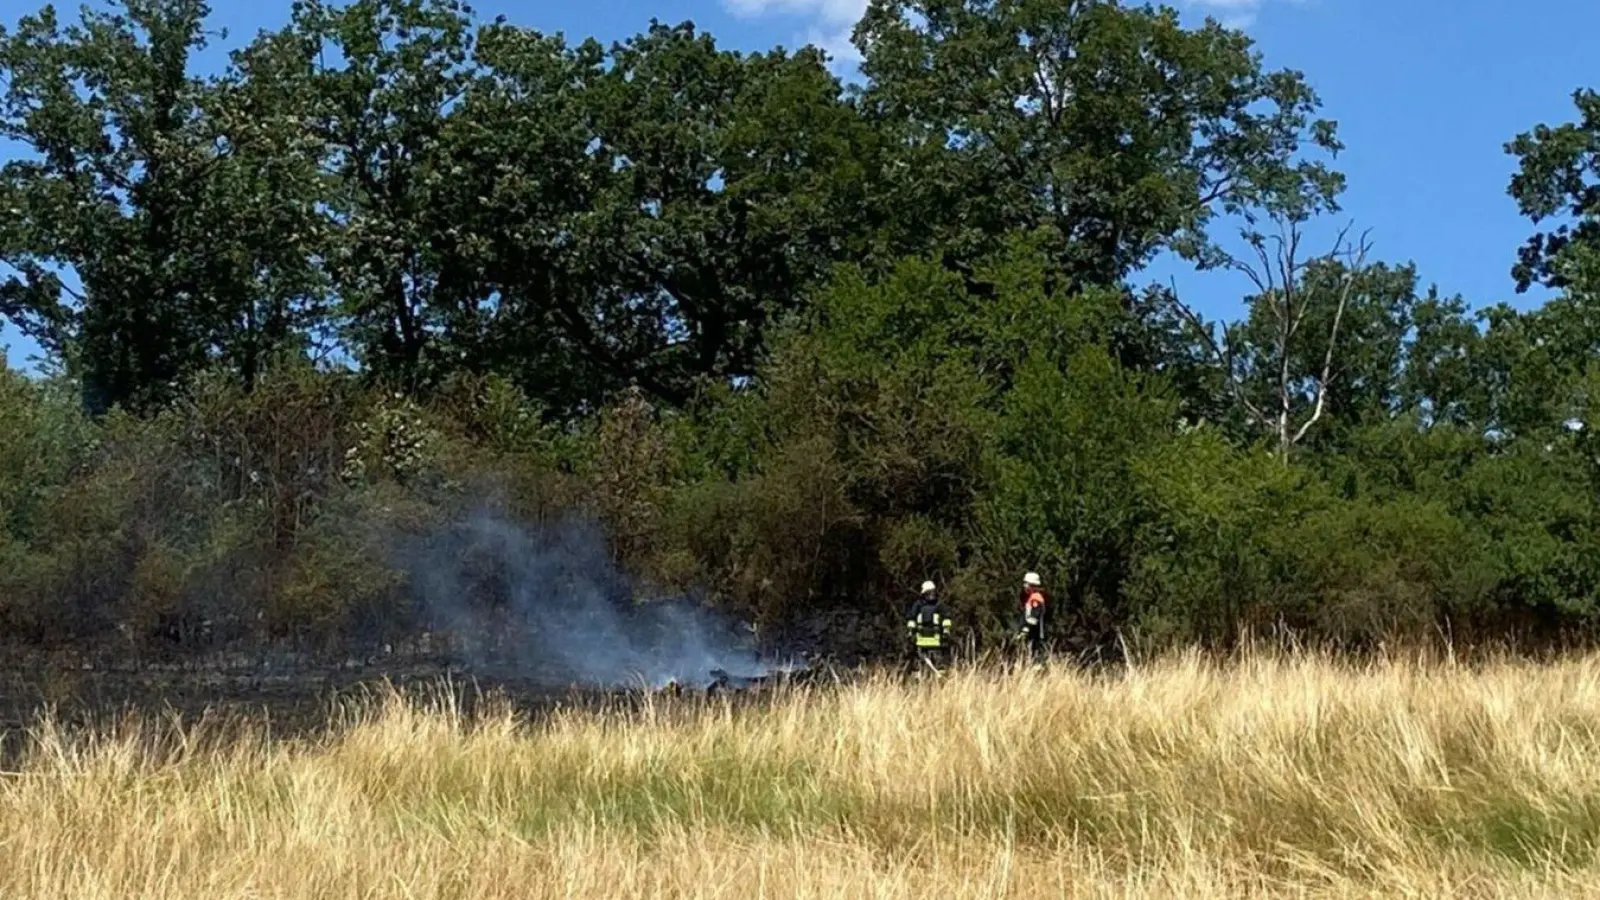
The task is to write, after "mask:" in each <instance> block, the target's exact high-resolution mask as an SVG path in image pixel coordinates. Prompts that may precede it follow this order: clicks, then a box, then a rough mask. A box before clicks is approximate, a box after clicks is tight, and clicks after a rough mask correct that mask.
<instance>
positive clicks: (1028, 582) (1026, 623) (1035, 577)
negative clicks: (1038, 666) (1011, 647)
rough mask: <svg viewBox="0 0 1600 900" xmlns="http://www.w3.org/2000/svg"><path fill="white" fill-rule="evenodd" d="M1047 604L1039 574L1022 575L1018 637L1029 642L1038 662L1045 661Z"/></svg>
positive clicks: (1030, 650)
mask: <svg viewBox="0 0 1600 900" xmlns="http://www.w3.org/2000/svg"><path fill="white" fill-rule="evenodd" d="M1046 610H1047V604H1046V602H1045V594H1044V588H1042V587H1041V586H1040V580H1039V574H1038V573H1037V572H1029V573H1028V574H1026V575H1024V576H1022V627H1021V628H1020V629H1018V631H1017V637H1019V638H1021V639H1023V640H1024V641H1026V642H1027V645H1028V652H1029V654H1030V655H1031V656H1032V657H1033V661H1034V662H1036V663H1042V662H1044V625H1045V612H1046Z"/></svg>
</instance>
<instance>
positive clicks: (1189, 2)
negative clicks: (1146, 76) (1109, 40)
mask: <svg viewBox="0 0 1600 900" xmlns="http://www.w3.org/2000/svg"><path fill="white" fill-rule="evenodd" d="M1277 2H1283V3H1291V4H1295V5H1299V4H1302V3H1305V2H1306V0H1183V5H1184V6H1187V7H1189V8H1191V9H1195V10H1197V11H1200V12H1204V13H1208V14H1212V15H1215V16H1216V17H1217V18H1218V19H1219V20H1220V21H1221V22H1222V23H1223V24H1224V25H1226V26H1228V27H1230V28H1247V27H1249V26H1250V25H1252V24H1254V23H1255V19H1256V14H1257V13H1258V12H1259V11H1260V10H1261V7H1262V6H1264V5H1266V4H1267V3H1277ZM723 3H724V4H725V5H726V6H727V8H728V9H729V10H730V11H731V12H732V13H733V14H734V15H736V16H741V17H744V18H752V19H754V18H762V17H767V16H783V17H786V18H791V19H798V20H802V21H804V22H806V23H807V24H806V25H805V26H804V27H803V29H802V30H801V32H800V33H799V34H798V35H797V36H796V37H797V39H798V40H800V41H802V42H804V43H807V44H815V45H817V46H818V47H821V48H822V49H824V50H826V51H828V54H829V55H830V56H832V57H833V58H834V60H835V61H836V63H840V64H846V65H854V64H855V63H858V62H860V61H861V55H860V54H859V53H857V52H856V48H855V46H854V45H853V44H851V43H850V32H851V31H853V30H855V26H856V23H857V22H859V21H861V16H862V14H863V13H865V12H866V11H867V0H723Z"/></svg>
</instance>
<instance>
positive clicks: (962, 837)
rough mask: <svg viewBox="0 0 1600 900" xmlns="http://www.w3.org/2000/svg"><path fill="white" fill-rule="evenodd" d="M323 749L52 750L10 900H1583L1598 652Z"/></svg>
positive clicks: (64, 740)
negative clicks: (1482, 899)
mask: <svg viewBox="0 0 1600 900" xmlns="http://www.w3.org/2000/svg"><path fill="white" fill-rule="evenodd" d="M449 697H450V695H449V694H448V693H440V694H439V695H437V696H429V697H409V698H408V697H402V696H399V695H397V694H393V693H382V694H378V695H375V696H374V697H372V698H370V699H368V700H365V701H359V702H353V703H351V704H349V705H347V706H345V707H343V708H342V709H341V710H339V711H337V712H336V714H335V715H334V716H333V723H332V727H331V729H330V731H329V733H328V735H327V736H326V737H323V738H319V739H316V740H298V741H292V740H269V739H268V738H267V736H266V735H265V734H264V733H263V732H261V731H256V732H251V731H249V730H245V731H242V732H241V731H240V730H238V729H237V728H232V729H227V730H221V729H218V728H216V727H214V726H210V725H206V724H204V723H202V724H200V725H189V726H186V727H184V728H181V729H173V728H170V727H164V726H162V724H161V723H150V722H144V723H138V722H130V723H127V724H124V725H123V726H121V727H118V728H114V729H109V730H104V731H102V732H100V733H98V734H97V735H85V734H78V733H66V732H64V731H62V730H60V729H58V728H54V727H52V726H50V725H48V724H45V725H43V726H41V728H40V729H39V730H37V731H36V732H35V734H34V735H33V736H32V738H31V746H30V749H29V751H28V755H27V758H26V760H25V761H24V762H23V763H22V764H21V765H20V767H19V768H18V770H17V771H14V772H11V773H8V774H7V775H6V776H4V777H0V896H3V897H8V898H9V897H105V898H112V897H116V898H124V897H164V898H187V897H195V898H199V897H207V898H211V897H319V898H320V897H352V898H353V897H363V898H368V897H371V898H389V897H394V898H400V897H505V898H511V897H600V898H604V897H623V896H627V897H708V898H709V897H725V898H745V897H873V898H893V897H905V898H923V897H1063V896H1067V897H1072V896H1119V897H1125V896H1163V897H1166V896H1172V897H1223V896H1227V897H1237V896H1250V895H1256V896H1269V895H1270V896H1285V895H1290V896H1301V895H1316V896H1373V895H1382V896H1417V897H1423V896H1426V897H1445V896H1449V897H1479V896H1527V897H1548V896H1574V897H1576V896H1592V895H1594V894H1595V893H1597V889H1600V861H1597V860H1596V857H1595V850H1596V847H1597V846H1600V658H1595V659H1583V660H1573V661H1569V662H1564V663H1560V664H1554V665H1543V666H1536V665H1532V664H1524V665H1519V664H1512V663H1505V664H1499V665H1494V666H1489V667H1484V668H1480V669H1476V670H1468V669H1466V668H1461V667H1453V666H1441V665H1420V664H1413V663H1389V664H1382V665H1376V666H1371V667H1367V668H1363V669H1359V670H1357V669H1353V668H1349V667H1344V666H1340V665H1336V664H1333V663H1330V662H1327V661H1325V660H1318V659H1311V658H1306V659H1299V660H1294V661H1282V660H1278V661H1274V660H1270V659H1260V660H1257V661H1253V662H1246V663H1243V664H1237V665H1230V666H1225V667H1223V666H1210V665H1206V664H1203V663H1202V662H1201V661H1199V660H1198V659H1197V658H1195V657H1186V658H1175V659H1172V660H1168V661H1165V662H1162V663H1160V664H1158V665H1155V666H1152V667H1149V668H1140V669H1137V670H1135V671H1134V672H1132V673H1131V674H1127V675H1119V676H1117V677H1107V678H1099V679H1096V678H1090V677H1088V676H1084V675H1079V674H1074V673H1070V672H1051V673H1045V674H1036V673H1032V672H1026V673H1019V674H1008V673H1002V672H967V673H960V674H957V675H955V676H953V677H951V678H949V679H947V680H946V681H944V682H942V683H926V682H924V683H916V684H905V683H901V682H897V681H895V680H892V679H890V678H887V677H882V678H876V679H872V680H868V681H866V682H864V683H859V684H854V685H849V686H844V687H837V688H829V689H817V690H796V691H794V692H792V693H788V694H785V695H783V696H781V697H780V698H778V699H777V701H776V702H775V703H773V704H772V705H770V706H761V707H755V708H738V709H734V708H730V707H728V706H725V705H721V704H716V703H711V704H704V705H693V704H690V705H680V704H670V703H661V704H657V705H651V706H647V707H646V708H645V709H643V710H641V711H635V712H631V713H624V712H620V711H617V712H611V713H606V712H603V711H593V710H591V711H567V712H561V713H557V714H555V715H554V716H553V717H552V718H549V719H548V720H540V721H539V722H538V723H536V724H534V723H528V722H523V721H519V720H518V719H517V717H515V716H514V715H512V714H511V713H510V712H508V711H506V710H505V709H502V708H491V709H490V710H489V711H487V712H480V713H479V714H477V715H474V716H471V717H469V716H466V715H464V714H462V713H461V712H459V710H458V709H457V707H456V706H455V705H454V704H453V703H452V702H451V701H450V699H449Z"/></svg>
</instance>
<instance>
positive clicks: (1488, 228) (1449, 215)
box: [0, 0, 1600, 365]
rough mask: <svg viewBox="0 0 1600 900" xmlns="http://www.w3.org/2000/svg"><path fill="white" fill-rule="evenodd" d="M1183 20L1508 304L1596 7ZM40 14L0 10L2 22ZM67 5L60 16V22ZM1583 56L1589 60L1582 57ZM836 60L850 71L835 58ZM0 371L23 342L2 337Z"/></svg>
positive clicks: (1422, 241) (556, 24)
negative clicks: (1324, 122)
mask: <svg viewBox="0 0 1600 900" xmlns="http://www.w3.org/2000/svg"><path fill="white" fill-rule="evenodd" d="M213 3H214V5H215V10H216V15H215V19H216V21H217V23H218V24H219V25H223V26H226V27H228V28H229V29H230V31H232V33H233V36H232V38H230V40H229V42H228V43H229V44H232V43H235V42H236V41H237V40H239V39H242V38H243V37H244V36H246V35H248V34H251V33H254V32H255V31H256V30H257V29H259V28H264V27H273V26H276V25H278V24H280V23H281V22H282V21H283V20H284V19H285V18H286V16H287V11H288V3H287V2H285V0H266V2H253V3H241V2H238V0H213ZM865 3H866V0H577V2H574V0H498V2H496V0H477V2H476V4H475V6H476V9H477V11H478V13H479V14H480V15H481V16H483V17H484V18H486V19H487V18H492V17H493V16H494V15H496V14H500V13H504V14H505V15H506V16H507V17H508V18H509V19H511V20H512V21H513V22H516V23H518V24H523V25H527V26H530V27H534V28H539V29H541V30H545V31H552V32H553V31H562V32H565V33H566V34H567V35H568V37H569V38H579V37H583V36H590V35H592V36H595V37H598V38H600V39H602V40H612V39H619V38H623V37H626V36H628V35H631V34H633V33H636V32H638V31H640V30H642V29H643V28H644V27H646V25H647V24H648V22H649V20H650V19H651V18H658V19H661V20H663V21H667V22H678V21H682V20H685V19H688V20H692V21H694V22H695V23H696V24H697V25H698V26H700V28H701V29H703V30H707V31H710V32H711V33H713V34H714V35H716V36H717V38H718V40H719V41H720V42H721V43H722V44H723V45H724V46H728V47H733V48H738V49H751V50H754V49H765V48H769V47H772V46H773V45H776V44H782V45H784V46H788V47H793V46H796V45H799V44H802V43H806V42H815V43H820V44H822V45H823V46H826V47H829V48H830V49H832V50H834V51H835V53H836V55H838V56H841V57H846V58H847V57H848V55H849V48H848V45H847V42H846V40H845V36H846V35H847V34H848V32H849V29H850V26H851V25H852V24H853V22H854V21H855V19H856V18H857V17H858V16H859V14H860V11H861V10H862V9H863V8H864V6H865ZM1175 5H1177V6H1178V7H1179V8H1180V9H1182V10H1183V11H1184V13H1185V14H1186V15H1188V16H1192V17H1195V18H1196V20H1197V21H1198V17H1200V16H1203V15H1206V14H1212V15H1215V16H1217V17H1219V18H1221V19H1223V20H1224V21H1227V22H1230V23H1233V24H1237V25H1239V26H1240V27H1243V28H1245V29H1246V30H1247V31H1248V32H1249V33H1250V34H1251V35H1252V36H1253V37H1254V38H1255V39H1256V40H1257V42H1258V45H1259V48H1260V50H1261V51H1262V53H1263V54H1264V56H1265V58H1266V62H1267V64H1268V65H1269V66H1272V67H1288V68H1294V69H1298V70H1301V71H1303V72H1305V73H1306V75H1307V77H1308V79H1309V80H1310V81H1311V83H1312V84H1313V86H1314V87H1315V88H1316V89H1317V91H1318V92H1319V93H1320V94H1321V96H1322V98H1323V100H1324V102H1325V104H1326V109H1325V113H1326V115H1327V116H1328V117H1330V118H1333V119H1336V120H1337V121H1338V122H1339V124H1340V134H1341V137H1342V139H1343V140H1344V142H1345V144H1346V146H1347V149H1346V151H1345V152H1344V153H1343V154H1341V155H1340V158H1339V160H1338V161H1337V163H1336V164H1337V165H1338V167H1339V168H1340V169H1341V170H1342V171H1344V172H1345V173H1346V174H1347V175H1348V177H1349V182H1350V184H1349V190H1348V192H1347V193H1346V196H1345V198H1344V201H1343V203H1344V207H1345V209H1344V213H1343V217H1342V219H1341V221H1342V220H1343V219H1349V220H1353V221H1354V222H1355V223H1356V224H1357V225H1358V227H1360V228H1369V227H1370V228H1371V229H1372V239H1373V242H1374V251H1373V256H1374V258H1376V259H1381V260H1384V261H1389V262H1397V263H1398V262H1406V261H1414V262H1416V263H1417V265H1418V268H1419V270H1420V275H1421V278H1422V280H1423V285H1424V288H1426V286H1427V285H1428V284H1437V285H1438V286H1439V287H1440V289H1441V290H1442V291H1444V292H1445V293H1447V294H1455V293H1460V294H1462V295H1463V296H1464V297H1465V298H1466V299H1467V300H1468V302H1469V303H1471V304H1472V305H1473V306H1480V307H1481V306H1486V305H1489V304H1492V303H1495V302H1500V301H1507V302H1511V303H1513V304H1514V305H1517V306H1519V307H1526V306H1529V305H1532V304H1534V303H1537V302H1538V300H1539V298H1540V296H1541V295H1539V294H1537V293H1534V292H1530V293H1529V294H1528V295H1524V296H1517V295H1516V294H1515V293H1514V290H1513V288H1514V286H1513V284H1512V281H1511V278H1510V267H1511V265H1512V263H1513V262H1514V261H1515V258H1516V249H1517V247H1518V245H1519V244H1520V243H1521V242H1522V240H1523V239H1524V238H1526V237H1527V236H1528V234H1529V233H1531V231H1532V230H1533V226H1532V224H1531V223H1529V222H1527V221H1526V220H1524V219H1522V218H1521V217H1519V215H1518V213H1517V209H1516V206H1515V204H1514V203H1513V202H1512V201H1511V199H1510V198H1509V197H1508V196H1507V194H1506V185H1507V181H1508V179H1509V178H1510V176H1511V174H1512V173H1513V171H1514V168H1515V161H1514V160H1513V159H1512V158H1511V157H1509V156H1507V155H1506V154H1505V153H1504V151H1503V149H1502V148H1503V145H1504V144H1505V142H1506V141H1508V140H1510V139H1511V138H1512V137H1514V136H1515V135H1516V134H1517V133H1518V132H1521V131H1524V130H1527V129H1528V128H1530V127H1532V126H1533V125H1534V124H1536V123H1539V122H1550V123H1555V122H1559V121H1566V120H1568V119H1569V118H1571V116H1572V105H1571V100H1570V97H1571V93H1572V91H1573V90H1574V89H1576V88H1578V87H1583V86H1594V87H1600V69H1597V68H1596V67H1595V66H1594V63H1593V59H1594V56H1593V52H1592V37H1593V35H1595V34H1600V0H1528V2H1525V3H1518V2H1513V0H1175ZM36 8H37V5H36V4H34V3H30V2H16V0H0V19H3V20H5V21H6V22H7V23H11V22H15V21H16V19H17V18H18V17H20V16H21V15H24V14H26V13H28V12H31V11H33V10H34V9H36ZM70 8H75V7H73V6H72V5H71V4H67V5H64V7H63V12H65V11H66V10H67V9H70ZM1585 47H1590V50H1588V51H1585V50H1584V48H1585ZM845 62H846V64H847V62H848V60H847V59H846V60H845ZM1168 274H1175V275H1176V276H1177V280H1178V284H1179V287H1180V289H1181V290H1182V291H1183V292H1184V293H1185V294H1186V295H1187V296H1188V297H1189V298H1190V299H1191V300H1192V301H1193V302H1194V303H1195V305H1196V306H1198V307H1199V308H1200V309H1201V310H1202V312H1204V313H1205V314H1207V315H1208V316H1213V317H1215V316H1221V315H1234V314H1236V313H1237V311H1238V303H1237V299H1238V297H1239V296H1240V295H1241V293H1242V292H1243V289H1244V286H1245V285H1244V284H1243V283H1242V282H1241V280H1240V279H1239V278H1238V277H1236V276H1230V275H1222V274H1206V275H1203V276H1186V275H1185V273H1184V272H1183V270H1181V269H1179V268H1174V267H1171V266H1167V265H1162V266H1160V267H1158V269H1157V270H1156V271H1154V272H1152V273H1151V277H1160V278H1161V279H1162V280H1165V278H1166V277H1167V275H1168ZM5 344H10V345H11V349H10V353H9V356H10V360H11V363H12V365H24V364H25V357H26V356H27V355H29V354H30V353H32V352H34V348H32V347H31V346H30V345H28V344H27V342H25V341H23V340H22V339H21V338H20V337H19V336H18V335H16V333H15V332H14V331H12V330H10V329H3V330H0V346H4V345H5Z"/></svg>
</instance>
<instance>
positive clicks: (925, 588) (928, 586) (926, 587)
mask: <svg viewBox="0 0 1600 900" xmlns="http://www.w3.org/2000/svg"><path fill="white" fill-rule="evenodd" d="M933 591H934V586H933V582H931V581H924V582H923V583H922V592H923V593H924V594H931V593H933Z"/></svg>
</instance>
